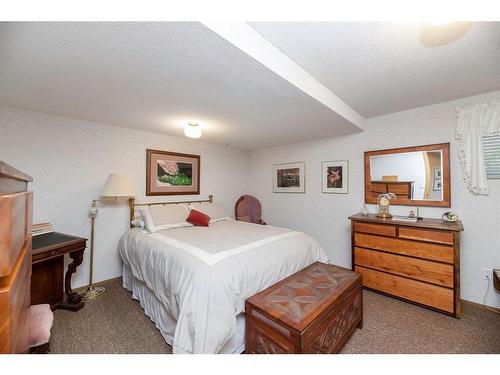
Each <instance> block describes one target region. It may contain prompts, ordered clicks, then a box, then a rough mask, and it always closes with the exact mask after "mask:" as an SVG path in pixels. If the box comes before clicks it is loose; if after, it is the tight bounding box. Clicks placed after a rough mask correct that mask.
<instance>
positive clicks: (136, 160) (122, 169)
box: [0, 106, 249, 287]
mask: <svg viewBox="0 0 500 375" xmlns="http://www.w3.org/2000/svg"><path fill="white" fill-rule="evenodd" d="M147 148H153V149H160V150H169V151H177V152H187V153H193V154H198V155H201V191H200V193H201V197H203V198H204V197H207V196H208V195H209V194H214V195H215V200H216V201H218V202H222V203H224V205H225V206H226V209H227V210H228V212H229V213H232V211H233V207H234V203H235V202H236V199H237V198H238V197H239V196H240V195H241V194H243V193H246V190H245V187H246V182H245V177H246V175H247V172H248V171H247V170H248V158H249V154H248V152H246V151H240V150H235V149H232V148H227V147H224V146H217V145H211V144H207V143H202V142H198V141H194V140H193V141H191V140H188V139H186V138H176V137H169V136H164V135H158V134H153V133H147V132H141V131H138V130H132V129H127V128H121V127H114V126H108V125H102V124H95V123H91V122H86V121H79V120H75V119H70V118H64V117H58V116H52V115H47V114H42V113H37V112H28V111H22V110H16V109H11V108H7V107H2V106H0V160H2V161H5V162H6V163H9V164H11V165H13V166H14V167H16V168H18V169H20V170H21V171H23V172H26V173H27V174H29V175H31V176H32V177H33V183H31V184H30V189H31V190H33V191H34V210H33V211H34V212H33V217H34V222H35V223H36V222H46V221H47V222H51V223H52V224H53V225H54V228H55V229H56V230H57V231H60V232H63V233H69V234H74V235H77V236H83V237H86V238H89V236H90V219H89V217H88V209H89V207H90V203H91V201H92V199H96V198H98V197H99V192H100V190H101V188H102V186H103V185H104V183H105V181H106V178H107V177H108V175H109V174H110V173H119V174H126V175H128V176H129V177H130V178H131V180H132V183H133V185H134V189H135V192H136V201H137V202H144V201H146V197H145V184H146V176H145V173H146V170H145V166H146V149H147ZM196 198H197V197H190V196H174V197H165V196H164V197H148V198H147V201H155V200H156V201H158V200H161V201H166V200H169V199H171V200H180V199H182V200H184V199H196ZM127 228H128V205H127V204H126V202H118V203H114V202H111V203H104V204H101V205H100V208H99V214H98V217H97V219H96V250H95V258H94V281H99V280H106V279H110V278H113V277H116V276H119V275H121V263H120V259H119V255H118V252H117V244H118V240H119V238H120V236H121V235H122V234H123V233H124V231H125V230H126V229H127ZM88 256H89V252H88V251H86V255H85V260H84V263H83V264H82V265H81V266H80V267H79V268H78V270H77V272H76V274H75V275H74V279H73V287H78V286H81V285H86V284H87V283H88V269H89V264H88Z"/></svg>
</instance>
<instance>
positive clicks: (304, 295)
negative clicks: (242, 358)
mask: <svg viewBox="0 0 500 375" xmlns="http://www.w3.org/2000/svg"><path fill="white" fill-rule="evenodd" d="M245 319H246V342H245V352H246V353H250V354H280V353H281V354H284V353H309V354H313V353H317V354H319V353H338V352H339V351H340V349H341V348H342V346H343V345H344V344H345V342H346V341H347V340H348V339H349V337H350V336H351V335H352V333H353V332H354V330H355V329H356V327H359V328H361V327H362V322H363V295H362V288H361V277H360V276H359V275H358V274H356V273H354V272H352V271H350V270H347V269H345V268H342V267H337V266H334V265H330V264H325V263H320V262H315V263H313V264H311V265H310V266H308V267H306V268H304V269H303V270H301V271H299V272H297V273H295V274H293V275H291V276H289V277H287V278H286V279H283V280H282V281H280V282H278V283H276V284H275V285H273V286H271V287H269V288H267V289H265V290H263V291H262V292H260V293H257V294H255V295H254V296H252V297H250V298H249V299H247V300H246V302H245Z"/></svg>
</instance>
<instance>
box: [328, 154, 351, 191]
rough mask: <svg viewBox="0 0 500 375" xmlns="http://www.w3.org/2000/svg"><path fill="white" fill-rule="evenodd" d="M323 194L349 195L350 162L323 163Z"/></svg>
mask: <svg viewBox="0 0 500 375" xmlns="http://www.w3.org/2000/svg"><path fill="white" fill-rule="evenodd" d="M321 176H322V178H321V179H322V192H323V193H326V194H348V193H349V161H348V160H334V161H324V162H322V163H321Z"/></svg>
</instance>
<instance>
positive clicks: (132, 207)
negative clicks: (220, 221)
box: [128, 195, 214, 228]
mask: <svg viewBox="0 0 500 375" xmlns="http://www.w3.org/2000/svg"><path fill="white" fill-rule="evenodd" d="M213 201H214V196H213V195H209V196H208V199H200V200H193V201H178V202H152V203H135V198H130V199H129V200H128V203H129V206H130V228H132V227H133V225H132V221H134V218H135V213H134V212H135V208H136V207H139V206H148V207H151V206H165V205H166V204H183V203H184V204H190V203H207V202H208V203H212V202H213Z"/></svg>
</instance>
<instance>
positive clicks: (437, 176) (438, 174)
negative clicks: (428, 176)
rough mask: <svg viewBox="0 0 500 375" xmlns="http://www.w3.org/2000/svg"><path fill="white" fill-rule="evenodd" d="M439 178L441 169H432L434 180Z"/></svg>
mask: <svg viewBox="0 0 500 375" xmlns="http://www.w3.org/2000/svg"><path fill="white" fill-rule="evenodd" d="M440 178H441V168H434V179H436V180H437V179H440Z"/></svg>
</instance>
